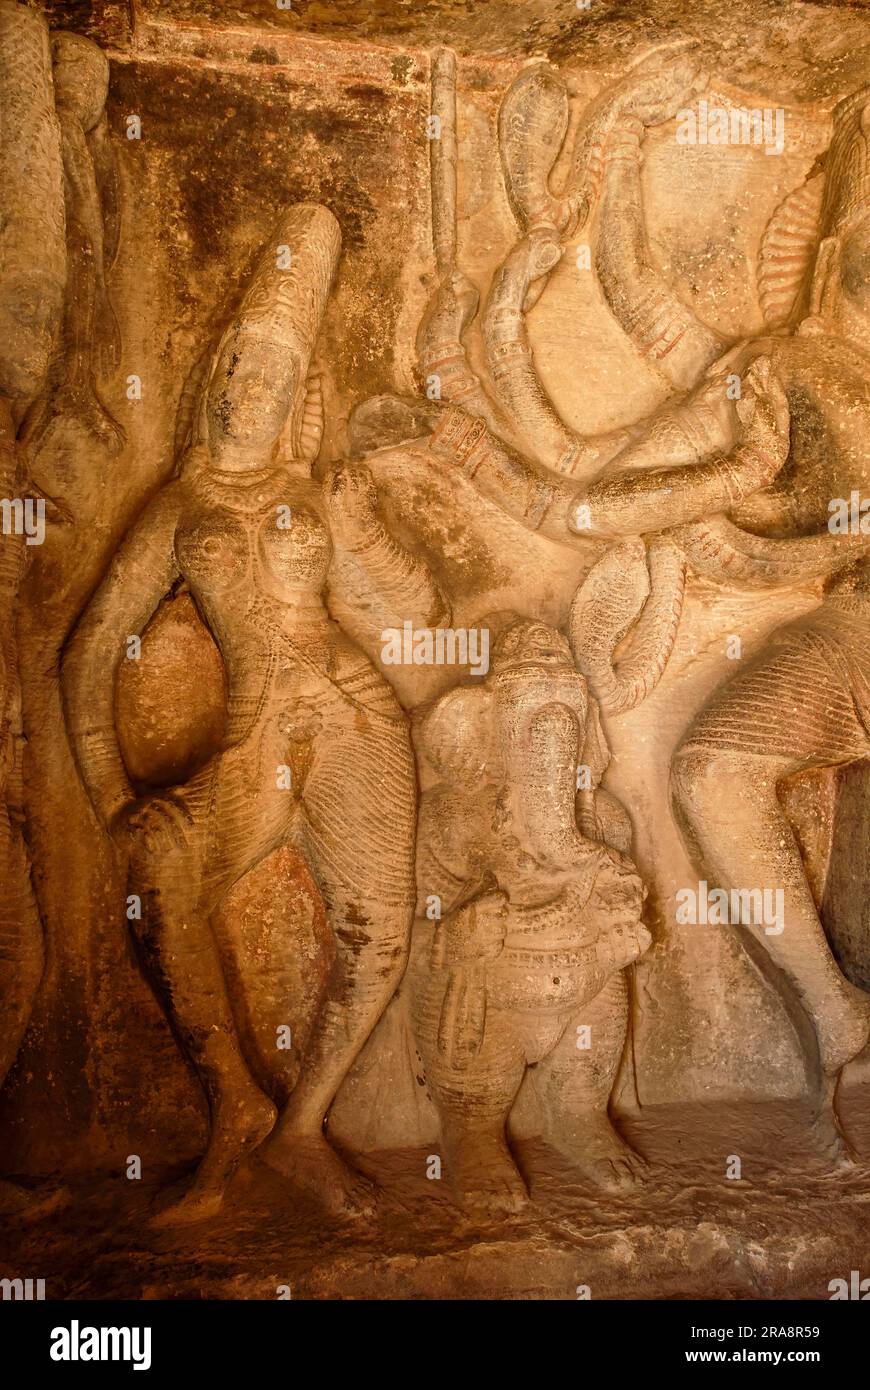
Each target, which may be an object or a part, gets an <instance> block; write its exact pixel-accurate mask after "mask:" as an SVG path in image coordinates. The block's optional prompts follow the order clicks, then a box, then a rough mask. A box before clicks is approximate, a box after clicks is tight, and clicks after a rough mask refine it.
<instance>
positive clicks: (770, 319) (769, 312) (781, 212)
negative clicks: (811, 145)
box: [758, 174, 825, 329]
mask: <svg viewBox="0 0 870 1390" xmlns="http://www.w3.org/2000/svg"><path fill="white" fill-rule="evenodd" d="M824 183H825V180H824V175H823V174H816V175H815V176H814V177H813V178H811V179H809V180H808V181H807V182H806V183H805V184H802V185H801V187H800V188H798V189H795V191H794V192H793V193H790V194H789V195H788V197H787V198H784V199H783V201H782V202H781V203H780V204H779V207H778V208H777V209H776V211H775V212H774V214H773V216H772V217H771V219H770V221H769V222H768V224H767V227H766V229H765V232H764V236H763V237H762V238H761V248H760V250H759V253H758V298H759V300H760V302H761V312H762V313H763V314H764V321H765V323H766V324H767V326H768V328H772V329H776V328H783V327H784V326H785V324H786V323H787V322H788V321H789V319H790V318H791V316H792V314H793V312H794V310H795V308H796V306H797V303H798V301H799V299H800V293H801V289H802V287H803V285H804V283H805V281H806V278H807V275H808V274H809V271H810V266H811V264H812V258H813V255H814V253H815V250H816V247H817V245H818V239H819V219H820V216H821V210H822V194H823V192H824Z"/></svg>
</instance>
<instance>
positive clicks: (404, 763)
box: [266, 711, 417, 1212]
mask: <svg viewBox="0 0 870 1390" xmlns="http://www.w3.org/2000/svg"><path fill="white" fill-rule="evenodd" d="M338 718H339V720H341V721H343V722H340V723H339V724H338V725H337V726H336V724H335V723H333V724H332V726H331V727H330V728H328V729H327V730H326V731H325V732H324V733H323V734H322V735H319V736H318V737H317V739H316V740H315V744H314V756H313V759H312V764H311V768H310V771H309V773H308V775H307V777H306V780H305V783H304V787H303V789H302V793H301V795H302V802H303V806H304V817H303V821H302V843H303V847H304V849H305V853H306V857H307V859H308V862H309V865H310V867H311V871H312V874H313V875H314V878H315V881H316V882H317V884H318V887H319V888H320V891H321V893H322V895H323V899H324V903H325V906H326V910H327V914H328V917H329V921H330V925H331V927H332V930H333V932H334V933H335V941H336V947H337V955H336V960H335V965H334V967H333V971H332V975H331V978H330V980H329V983H328V986H327V993H326V997H325V999H324V1002H323V1005H322V1008H321V1011H320V1014H319V1016H318V1018H317V1020H316V1022H315V1025H314V1030H313V1033H312V1036H311V1040H310V1043H309V1045H308V1048H307V1050H306V1054H305V1058H304V1060H303V1065H302V1073H301V1076H300V1078H299V1081H298V1083H297V1085H296V1088H295V1090H294V1091H293V1094H292V1095H291V1097H290V1099H289V1101H288V1102H287V1105H286V1107H285V1109H284V1111H283V1113H282V1115H281V1118H280V1120H279V1122H278V1126H277V1128H276V1130H275V1133H274V1135H273V1137H272V1139H271V1140H270V1142H269V1145H268V1147H267V1149H266V1158H267V1161H268V1162H269V1163H270V1164H271V1165H272V1166H273V1167H275V1168H277V1169H278V1170H279V1171H281V1172H283V1173H285V1174H286V1175H287V1176H289V1177H291V1178H293V1179H294V1181H296V1182H297V1183H298V1184H300V1185H301V1186H302V1187H303V1188H307V1189H308V1190H310V1191H312V1192H313V1193H314V1194H315V1195H316V1196H317V1197H318V1198H319V1199H320V1200H321V1201H323V1202H324V1203H325V1204H326V1205H327V1206H328V1207H330V1208H331V1209H332V1210H334V1211H337V1212H346V1211H358V1210H360V1209H363V1208H364V1207H365V1206H366V1205H367V1204H368V1202H369V1201H370V1192H369V1185H368V1184H367V1183H365V1182H364V1181H363V1180H361V1179H360V1178H359V1176H358V1175H355V1174H353V1173H351V1171H350V1169H349V1168H348V1167H347V1166H346V1165H345V1164H344V1163H343V1162H342V1161H341V1160H340V1159H339V1157H338V1155H337V1154H336V1153H335V1151H334V1150H333V1149H332V1148H330V1146H329V1144H328V1143H327V1142H326V1139H325V1137H324V1132H323V1128H324V1119H325V1117H326V1114H327V1111H328V1110H329V1107H330V1106H331V1104H332V1102H333V1100H334V1099H335V1095H336V1092H337V1091H338V1088H339V1086H340V1085H341V1083H342V1081H343V1080H344V1078H345V1076H346V1075H347V1073H348V1071H349V1070H350V1068H351V1066H352V1065H353V1063H354V1061H355V1060H356V1058H357V1056H358V1055H359V1053H360V1051H361V1050H362V1047H363V1045H364V1043H365V1042H366V1040H367V1038H368V1037H369V1035H370V1033H371V1032H372V1029H373V1028H374V1026H375V1024H376V1023H377V1021H378V1019H379V1018H380V1016H381V1014H382V1013H383V1011H384V1009H385V1008H386V1006H387V1004H388V1002H389V1000H390V998H391V997H392V995H393V994H394V993H395V990H396V988H397V987H398V984H399V982H400V980H401V978H402V975H403V973H404V970H405V966H406V964H407V959H408V947H409V941H410V932H411V923H412V920H413V913H414V894H415V890H414V833H415V821H416V805H417V790H416V773H415V767H414V760H413V755H412V752H411V745H410V740H409V737H408V733H407V729H406V727H405V724H404V722H401V721H399V720H398V719H396V720H394V721H390V722H387V721H386V720H383V721H382V720H378V721H377V722H375V720H374V719H373V718H370V717H368V716H366V715H365V714H364V713H363V712H361V711H360V712H356V713H353V714H351V716H350V719H349V720H348V717H347V715H346V713H345V712H344V711H342V712H340V713H339V715H338Z"/></svg>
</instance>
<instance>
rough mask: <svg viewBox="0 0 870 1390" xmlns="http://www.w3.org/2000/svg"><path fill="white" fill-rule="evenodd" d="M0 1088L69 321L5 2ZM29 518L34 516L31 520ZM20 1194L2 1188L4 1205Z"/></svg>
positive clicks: (31, 16)
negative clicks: (39, 553) (47, 438)
mask: <svg viewBox="0 0 870 1390" xmlns="http://www.w3.org/2000/svg"><path fill="white" fill-rule="evenodd" d="M0 121H2V127H3V138H2V142H0V282H2V291H0V498H2V507H3V516H2V534H0V884H2V891H0V1084H2V1082H3V1081H4V1080H5V1077H6V1073H7V1071H8V1070H9V1067H10V1066H11V1064H12V1062H13V1060H14V1058H15V1055H16V1053H17V1051H18V1046H19V1043H20V1042H21V1038H22V1035H23V1033H24V1029H25V1026H26V1024H27V1020H28V1018H29V1015H30V1010H31V1006H32V1003H33V997H34V994H35V992H36V988H37V986H38V984H39V980H40V977H41V974H42V962H43V951H42V934H41V930H40V925H39V917H38V914H37V910H36V905H35V902H34V899H33V892H32V889H31V884H30V869H29V865H28V863H27V855H26V850H25V845H24V840H23V837H22V834H21V826H20V807H21V796H20V791H19V787H18V782H19V780H20V776H19V775H20V753H21V731H20V719H19V690H18V674H17V672H18V661H17V654H16V642H15V623H16V611H17V599H18V590H19V586H20V583H21V577H22V573H23V567H24V563H25V557H26V544H27V538H28V537H27V531H28V530H29V531H30V533H31V534H30V539H31V540H33V541H34V542H35V541H36V540H37V539H38V533H37V528H36V527H28V525H27V522H28V511H27V510H26V507H28V506H29V507H33V506H34V504H35V502H36V501H38V499H33V498H32V497H30V496H29V482H28V477H27V469H26V463H25V456H24V450H23V448H22V446H21V441H20V438H19V437H18V436H19V432H20V429H21V422H22V420H23V418H24V416H25V414H26V412H27V410H28V408H29V407H30V406H31V405H32V403H33V401H34V400H35V399H36V398H37V397H38V395H39V393H40V392H41V391H42V389H43V387H44V384H45V380H46V375H47V372H48V367H49V363H50V360H51V355H52V351H53V349H54V346H55V342H56V338H57V335H58V332H59V329H60V325H61V318H62V314H63V302H64V289H65V285H66V276H67V264H66V246H65V241H64V203H63V166H62V162H61V149H60V132H59V129H58V121H57V116H56V114H55V107H54V99H53V92H52V80H51V54H50V50H49V36H48V29H47V27H46V25H45V21H44V20H43V19H42V17H41V16H40V15H38V14H36V13H34V11H32V10H29V9H26V8H24V7H23V6H21V5H17V4H9V3H6V2H5V0H4V3H2V4H0ZM35 515H36V513H35V512H31V513H30V516H31V517H33V516H35ZM24 1201H25V1197H24V1194H21V1193H19V1192H18V1191H17V1189H13V1188H11V1187H10V1185H8V1184H3V1185H2V1187H0V1206H2V1207H3V1208H4V1209H6V1208H9V1207H12V1208H14V1207H17V1206H19V1205H22V1204H23V1203H24Z"/></svg>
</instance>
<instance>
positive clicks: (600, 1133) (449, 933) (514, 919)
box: [411, 617, 650, 1211]
mask: <svg viewBox="0 0 870 1390" xmlns="http://www.w3.org/2000/svg"><path fill="white" fill-rule="evenodd" d="M418 737H419V750H420V753H421V760H422V764H423V767H422V775H423V778H424V788H423V794H422V803H421V813H420V827H419V841H418V875H417V877H418V888H419V891H420V894H421V898H422V899H423V902H424V904H426V905H431V904H437V907H438V912H437V913H435V914H434V915H435V916H436V918H437V920H436V922H435V923H434V925H433V926H432V929H431V940H430V941H429V942H428V943H427V946H426V947H424V949H423V950H421V951H420V952H419V954H415V964H414V966H412V975H413V978H412V980H411V993H412V1000H413V1003H412V1012H413V1016H414V1028H415V1033H416V1037H417V1044H418V1047H419V1050H420V1053H421V1056H422V1058H423V1064H424V1069H425V1076H426V1082H427V1085H428V1088H429V1093H430V1095H431V1096H432V1099H433V1100H434V1103H435V1106H436V1109H437V1111H438V1114H439V1118H440V1122H441V1129H442V1145H443V1152H444V1158H445V1165H446V1170H447V1175H448V1177H449V1178H450V1180H451V1183H452V1185H453V1187H454V1190H455V1191H456V1193H457V1195H458V1197H459V1199H460V1201H461V1202H462V1203H463V1204H465V1205H467V1206H470V1207H472V1208H480V1209H484V1210H490V1211H492V1210H496V1211H498V1210H502V1211H503V1210H515V1209H517V1208H518V1207H519V1206H520V1205H521V1204H522V1203H523V1202H525V1200H526V1199H527V1195H528V1194H527V1186H526V1181H525V1180H524V1177H523V1176H521V1174H520V1171H519V1169H518V1167H517V1165H516V1163H515V1161H514V1158H513V1156H512V1154H511V1151H510V1149H509V1147H508V1142H507V1134H506V1130H507V1123H508V1119H509V1116H510V1113H511V1110H512V1107H513V1105H514V1102H515V1100H516V1099H517V1097H518V1095H519V1093H520V1091H521V1089H522V1088H523V1087H524V1086H528V1087H530V1088H533V1089H534V1091H535V1092H536V1093H537V1094H536V1099H537V1101H538V1103H539V1106H540V1109H541V1111H542V1113H543V1116H544V1131H543V1132H544V1138H545V1139H546V1140H547V1141H548V1142H549V1143H550V1144H552V1145H553V1146H555V1147H556V1148H557V1149H559V1150H560V1151H561V1152H562V1153H563V1154H565V1156H566V1157H568V1158H569V1160H571V1161H572V1162H574V1163H575V1164H576V1165H577V1166H578V1167H580V1168H582V1169H583V1171H584V1175H585V1176H586V1177H587V1178H589V1179H591V1180H592V1181H594V1182H596V1183H598V1184H599V1185H603V1186H609V1187H615V1186H620V1185H623V1184H627V1183H630V1182H631V1181H632V1180H633V1178H634V1176H635V1175H636V1174H637V1172H638V1171H639V1169H640V1167H641V1164H642V1161H641V1160H640V1159H639V1158H638V1156H637V1155H636V1154H634V1153H633V1152H632V1150H631V1149H629V1148H628V1146H627V1145H626V1144H625V1143H624V1142H623V1140H622V1139H621V1138H620V1136H619V1135H618V1134H617V1132H616V1130H615V1129H614V1128H613V1126H612V1124H611V1122H610V1120H609V1118H608V1113H607V1111H608V1101H609V1097H610V1092H611V1089H612V1087H613V1083H614V1078H615V1076H616V1072H617V1070H618V1067H619V1064H620V1061H621V1058H622V1053H623V1047H624V1043H625V1037H626V1029H627V1021H628V998H627V984H626V977H625V967H627V966H628V965H630V964H631V963H632V962H633V961H634V960H636V959H637V958H638V957H639V956H640V955H641V954H642V953H643V951H644V950H645V949H646V948H647V946H648V945H649V942H650V937H649V934H648V932H647V931H646V929H645V927H644V926H643V925H642V923H641V909H642V905H643V898H644V890H643V887H642V884H641V881H640V879H639V877H638V875H637V873H636V872H635V870H634V866H633V865H632V863H631V861H630V860H629V858H628V856H627V853H626V850H627V848H628V844H629V841H630V834H631V832H630V824H629V822H628V818H627V816H626V813H625V812H624V810H623V809H622V807H621V806H620V805H619V803H618V802H616V800H615V799H614V798H612V797H610V796H609V795H608V794H607V793H606V792H604V791H603V790H602V789H601V788H600V785H599V783H600V778H601V775H602V772H603V769H604V766H605V765H606V752H605V751H604V750H603V744H602V740H601V736H600V731H599V728H598V723H597V718H596V714H595V709H594V702H590V700H589V697H588V694H587V688H586V682H585V680H584V678H583V677H582V676H581V675H580V674H579V673H578V672H577V671H576V669H575V667H574V661H573V658H572V655H571V650H570V647H569V645H568V643H567V641H566V640H565V638H564V637H563V636H561V634H560V633H558V632H557V631H555V630H553V629H552V628H550V627H547V626H545V625H544V624H542V623H539V622H532V621H529V620H526V619H522V618H516V617H511V618H509V619H508V621H507V626H506V628H505V629H504V630H503V631H502V633H501V634H500V636H499V637H498V638H497V640H496V643H495V647H494V659H493V666H492V670H491V672H490V673H489V675H488V676H487V677H486V678H485V680H484V681H483V682H482V683H478V684H477V685H475V686H473V687H472V686H468V685H466V686H460V687H457V688H456V689H454V690H452V691H450V692H448V693H447V694H446V695H444V696H442V697H441V699H439V700H438V702H437V703H436V704H435V706H434V707H433V708H432V709H431V710H430V711H429V712H428V714H427V715H426V716H425V718H424V719H423V721H422V723H421V725H420V727H419V730H418ZM427 778H429V779H430V782H429V785H428V787H427V786H426V779H427ZM578 786H579V788H580V790H579V791H578ZM593 836H594V837H595V838H593ZM439 913H440V916H439ZM429 915H430V916H432V915H433V914H431V913H430V914H429ZM514 1133H516V1131H514ZM527 1176H528V1181H529V1186H530V1187H531V1189H532V1192H533V1194H534V1188H535V1177H536V1175H535V1173H534V1172H530V1173H529V1174H528V1175H527Z"/></svg>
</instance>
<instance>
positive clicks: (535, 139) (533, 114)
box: [498, 63, 569, 228]
mask: <svg viewBox="0 0 870 1390" xmlns="http://www.w3.org/2000/svg"><path fill="white" fill-rule="evenodd" d="M568 119H569V110H568V92H567V89H566V87H565V85H564V83H563V82H562V80H561V78H560V77H559V76H558V75H557V74H556V73H555V72H554V71H553V69H552V68H551V67H550V66H549V65H548V64H547V63H536V64H535V65H534V66H533V67H530V68H527V69H526V71H525V72H522V73H520V75H519V77H518V78H517V80H516V82H514V84H513V86H512V87H511V88H510V90H509V91H508V93H507V95H506V96H505V99H504V101H503V102H502V104H501V109H500V111H499V113H498V139H499V148H500V150H501V158H502V167H503V169H504V181H505V188H506V190H507V195H508V200H509V202H510V205H511V209H512V211H513V214H514V216H515V218H516V219H517V221H518V222H519V224H520V226H521V227H524V228H526V227H529V226H532V225H534V224H535V223H536V222H537V221H538V220H539V219H541V218H542V217H543V220H545V221H546V220H549V216H548V213H549V214H550V215H552V210H553V209H554V208H555V206H556V200H555V199H554V198H553V196H552V194H551V193H550V188H549V183H548V180H549V177H550V171H551V169H552V168H553V165H554V164H555V163H556V160H557V158H558V156H559V151H560V150H561V148H562V145H563V143H564V140H565V135H566V133H567V130H568Z"/></svg>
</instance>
